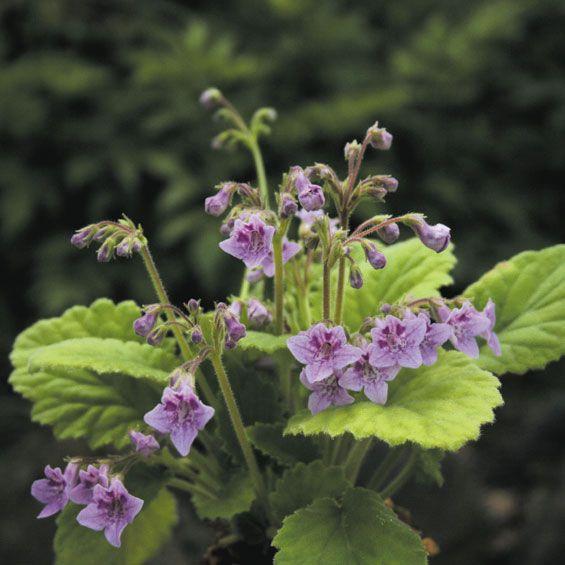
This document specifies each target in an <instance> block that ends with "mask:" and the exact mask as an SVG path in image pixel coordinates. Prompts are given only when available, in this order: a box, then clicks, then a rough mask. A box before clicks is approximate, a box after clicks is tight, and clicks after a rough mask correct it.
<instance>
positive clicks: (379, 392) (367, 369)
mask: <svg viewBox="0 0 565 565" xmlns="http://www.w3.org/2000/svg"><path fill="white" fill-rule="evenodd" d="M363 341H364V343H362V345H361V349H362V350H363V355H362V356H361V357H360V358H359V360H358V361H356V362H355V364H354V365H353V366H352V367H350V368H349V369H347V370H346V371H345V373H344V375H343V378H342V379H341V380H340V384H341V386H343V387H344V388H346V389H349V390H354V391H357V392H358V391H360V390H362V389H363V390H364V392H365V396H366V397H367V398H368V399H369V400H370V401H371V402H374V403H375V404H385V403H386V399H387V395H388V381H392V379H394V377H396V375H397V374H398V371H400V367H398V366H393V367H374V366H373V365H371V363H370V362H369V356H370V348H369V344H368V343H367V341H366V340H363Z"/></svg>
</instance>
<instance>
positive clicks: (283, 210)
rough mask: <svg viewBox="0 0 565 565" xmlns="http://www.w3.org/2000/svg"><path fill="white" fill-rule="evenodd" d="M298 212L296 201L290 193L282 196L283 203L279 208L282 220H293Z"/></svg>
mask: <svg viewBox="0 0 565 565" xmlns="http://www.w3.org/2000/svg"><path fill="white" fill-rule="evenodd" d="M297 211H298V204H297V203H296V200H295V199H294V198H293V197H292V196H291V195H290V194H289V193H288V192H284V193H283V194H282V195H281V203H280V206H279V214H280V217H281V218H292V216H294V214H296V212H297Z"/></svg>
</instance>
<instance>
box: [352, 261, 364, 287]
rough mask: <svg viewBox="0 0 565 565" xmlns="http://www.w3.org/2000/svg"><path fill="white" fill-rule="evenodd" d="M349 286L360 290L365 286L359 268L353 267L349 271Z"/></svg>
mask: <svg viewBox="0 0 565 565" xmlns="http://www.w3.org/2000/svg"><path fill="white" fill-rule="evenodd" d="M349 285H350V286H351V288H355V289H357V290H359V289H360V288H361V287H362V286H363V275H362V274H361V270H360V269H359V267H357V266H355V265H352V266H351V269H350V270H349Z"/></svg>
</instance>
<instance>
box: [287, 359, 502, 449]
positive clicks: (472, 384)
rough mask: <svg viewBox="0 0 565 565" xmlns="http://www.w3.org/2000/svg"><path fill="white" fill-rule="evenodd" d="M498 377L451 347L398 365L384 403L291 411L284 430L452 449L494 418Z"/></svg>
mask: <svg viewBox="0 0 565 565" xmlns="http://www.w3.org/2000/svg"><path fill="white" fill-rule="evenodd" d="M499 386H500V383H499V381H498V379H497V378H496V377H495V376H493V375H492V374H491V373H489V372H487V371H484V370H482V369H480V368H479V367H477V365H476V364H475V363H474V362H473V361H472V360H471V359H469V358H468V357H467V356H465V355H463V354H462V353H459V352H457V351H443V350H441V351H440V354H439V360H438V362H437V363H436V364H435V365H433V366H431V367H420V368H419V369H415V370H411V369H403V370H402V371H401V372H400V373H399V374H398V376H397V377H396V379H395V380H394V381H392V382H391V383H390V386H389V398H388V401H387V403H386V405H385V406H380V405H377V404H373V403H372V402H369V401H368V400H362V401H359V402H356V403H355V404H350V405H349V406H341V407H337V408H329V409H327V410H324V411H323V412H320V413H319V414H316V415H315V416H312V415H311V414H310V413H309V412H308V411H303V412H300V413H299V414H296V415H295V416H294V417H293V418H292V419H291V420H290V422H289V424H288V426H287V429H286V430H285V433H290V434H300V433H303V434H306V435H312V434H319V433H326V434H329V435H330V436H338V435H341V434H344V433H345V432H350V433H351V434H353V436H354V437H355V438H357V439H361V438H365V437H371V436H375V437H378V438H380V439H382V440H383V441H385V442H387V443H388V444H389V445H400V444H402V443H405V442H413V443H416V444H419V445H420V446H422V447H424V448H426V449H432V448H439V449H445V450H457V449H459V448H460V447H461V446H462V445H464V444H465V443H466V442H467V441H470V440H474V439H477V438H478V436H479V433H480V428H481V425H482V424H485V423H488V422H492V421H493V420H494V412H493V410H494V408H496V407H497V406H500V405H501V404H502V397H501V396H500V393H499V391H498V387H499Z"/></svg>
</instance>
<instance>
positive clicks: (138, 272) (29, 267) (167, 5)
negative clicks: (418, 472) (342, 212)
mask: <svg viewBox="0 0 565 565" xmlns="http://www.w3.org/2000/svg"><path fill="white" fill-rule="evenodd" d="M0 26H1V29H0V31H1V33H0V147H1V151H0V259H1V261H2V276H1V277H0V285H1V293H0V353H1V360H0V367H1V368H2V372H3V374H5V375H7V374H8V372H9V364H8V362H7V354H8V352H9V349H10V347H11V343H12V341H13V339H14V337H15V335H16V334H17V333H18V332H19V331H21V330H22V329H23V328H24V327H25V326H26V325H27V324H29V323H31V322H32V321H34V320H35V319H37V318H38V317H40V316H49V315H55V314H58V313H59V312H61V311H62V310H63V309H65V308H66V307H68V306H70V305H72V304H75V303H81V304H87V303H89V302H91V301H92V300H93V299H94V298H96V297H98V296H110V297H113V298H115V299H121V298H130V297H131V298H135V299H137V300H138V301H140V302H146V301H149V300H150V299H151V298H150V297H151V294H150V289H149V287H148V285H147V281H146V280H145V278H144V275H143V270H142V268H141V265H140V264H139V262H138V261H130V262H127V261H126V262H124V261H119V262H116V263H113V264H110V265H99V264H97V263H96V261H95V259H94V256H93V254H92V253H89V252H82V253H80V252H78V251H77V250H75V249H73V248H72V247H71V246H70V245H69V243H68V239H69V237H70V234H71V233H72V231H73V229H75V228H76V227H80V226H81V225H84V224H86V223H89V222H91V221H96V220H99V219H103V218H114V217H116V216H119V214H121V213H122V212H127V213H128V215H129V216H131V217H132V218H134V219H135V220H136V221H139V222H141V223H142V224H143V225H144V227H145V230H146V233H147V235H148V237H149V239H150V241H151V242H152V246H153V247H154V252H155V255H156V257H157V261H158V263H159V265H160V266H161V268H162V274H163V276H164V278H165V279H166V280H167V282H168V285H169V287H170V290H171V294H172V295H173V296H174V297H175V299H176V300H178V301H180V300H186V299H188V298H190V297H192V296H195V297H202V298H203V300H204V302H205V303H206V304H211V303H212V301H213V300H214V299H219V298H221V297H222V296H224V295H226V294H227V293H229V292H230V291H233V290H234V289H235V288H237V285H238V284H239V279H240V274H241V266H240V265H239V264H238V263H237V262H236V261H234V260H232V259H230V258H229V257H227V256H226V255H225V254H223V253H221V252H220V251H219V250H218V251H217V252H215V251H214V250H215V249H216V245H217V242H218V241H219V234H218V227H219V222H218V221H217V220H215V219H212V218H210V217H208V216H205V215H204V214H203V213H202V202H203V198H204V197H205V196H206V195H208V194H210V193H211V191H212V188H213V186H214V185H215V184H216V183H217V182H219V181H221V180H227V179H236V180H253V169H252V167H251V164H250V160H249V158H248V157H247V156H246V155H245V154H243V153H240V152H236V153H227V154H226V153H223V152H221V153H218V152H215V151H212V150H211V149H210V140H211V138H212V137H213V135H214V134H215V133H216V132H217V131H218V127H217V126H215V125H214V124H213V123H212V122H211V120H210V116H209V115H208V114H207V113H206V112H205V111H204V110H203V109H202V108H201V107H200V106H199V105H198V95H199V93H200V92H201V91H202V89H204V88H205V87H207V86H209V85H215V86H218V87H220V88H221V89H222V90H223V91H224V92H225V93H226V95H228V96H229V97H230V98H231V99H232V100H233V101H234V102H235V103H236V105H237V106H238V107H239V108H240V109H241V110H242V112H243V113H244V114H245V115H247V116H249V115H250V113H251V112H252V111H253V110H254V109H255V108H256V107H258V106H261V105H269V106H273V107H275V108H276V109H277V110H278V112H279V116H280V118H279V120H278V122H277V123H276V124H275V127H274V131H273V135H272V136H271V137H270V138H268V139H267V140H266V142H265V143H264V146H265V158H266V162H267V168H268V174H269V178H270V181H271V183H272V184H274V183H276V182H277V181H278V180H279V179H280V174H281V172H282V171H284V170H286V169H288V167H289V166H291V165H293V164H300V165H308V164H311V163H312V162H314V161H321V162H327V163H329V164H331V165H332V166H335V167H336V168H337V169H338V171H339V172H341V173H343V172H344V168H345V163H344V162H343V157H342V148H343V145H344V143H345V142H346V141H348V140H350V139H352V138H354V137H357V138H358V139H359V138H361V137H362V135H363V132H364V131H365V129H366V128H367V126H369V125H370V124H372V123H373V122H374V121H375V120H376V119H378V120H379V121H380V122H381V123H382V124H383V125H384V126H385V127H387V128H388V129H389V131H391V132H392V133H393V134H394V135H395V141H394V144H393V149H392V150H391V151H390V152H388V153H386V154H383V153H380V154H376V153H372V154H370V156H369V158H368V159H367V164H366V171H367V172H379V173H390V174H392V175H394V176H396V177H397V178H398V179H399V180H400V187H399V190H398V192H397V193H396V194H394V195H391V196H390V197H389V203H388V206H389V209H390V210H392V211H393V212H400V211H422V212H424V213H426V214H427V215H428V216H429V218H430V220H431V221H432V222H434V223H435V222H438V221H439V222H442V223H445V224H447V225H449V226H451V228H452V234H453V240H454V242H455V244H456V250H457V254H458V256H459V265H458V266H457V268H456V271H455V276H456V279H457V281H458V282H457V286H456V288H454V289H452V290H450V292H456V291H457V290H461V289H462V288H464V287H465V286H466V284H467V283H469V282H471V281H473V280H474V279H476V278H477V277H478V276H479V275H480V274H481V273H482V272H483V271H485V270H486V269H488V268H490V267H491V266H492V265H493V264H494V263H495V262H497V261H499V260H502V259H505V258H508V257H510V256H511V255H513V254H515V253H517V252H519V251H521V250H524V249H539V248H541V247H544V246H546V245H551V244H555V243H558V242H560V241H562V240H563V232H564V230H563V220H562V214H561V213H560V212H561V211H562V210H563V208H564V207H563V197H562V185H563V179H564V178H565V142H564V141H565V34H564V33H563V29H565V6H564V5H563V2H562V1H560V0H498V1H496V0H495V1H492V0H491V1H483V0H467V1H462V0H457V1H454V0H395V1H394V2H391V1H389V2H386V1H384V0H381V1H366V2H358V1H357V2H353V1H345V0H344V1H338V0H334V1H331V0H330V1H320V0H318V1H314V0H267V1H263V2H261V1H251V0H231V1H224V2H209V1H208V2H204V1H201V2H199V1H194V2H180V1H179V2H172V1H170V2H169V1H146V0H137V1H134V0H113V1H102V0H97V1H94V0H85V1H83V2H76V1H73V0H4V1H3V2H2V3H1V4H0ZM374 210H376V208H373V207H371V206H367V207H366V208H365V209H364V210H363V211H362V213H364V214H367V213H373V212H374ZM562 367H563V365H561V368H562ZM560 376H562V371H560V367H559V366H558V365H554V366H552V367H550V369H549V370H547V371H546V372H545V373H543V374H541V373H535V374H529V375H526V376H524V377H511V376H508V377H506V378H505V380H504V387H503V393H504V395H505V397H506V400H507V405H506V406H505V407H504V408H503V409H501V410H499V412H498V418H499V422H498V423H497V425H496V427H493V428H491V429H487V430H486V431H485V434H484V437H483V438H482V440H481V443H479V444H478V445H476V446H475V445H474V446H470V447H469V448H466V449H465V450H464V451H463V452H462V453H461V454H460V455H458V456H456V457H451V458H448V460H447V463H446V470H447V486H445V487H443V489H442V490H440V491H437V490H434V489H432V488H428V489H426V488H424V489H423V490H422V489H420V490H418V489H416V488H409V489H408V490H407V491H406V492H405V493H404V495H403V497H402V499H401V500H399V501H400V502H401V503H403V504H405V505H407V506H410V507H411V508H412V509H413V512H414V517H415V519H416V522H417V524H418V525H419V526H420V527H421V528H422V529H423V530H424V531H425V532H426V534H428V535H430V536H432V537H434V539H436V540H437V541H438V542H439V544H440V546H441V547H442V549H443V552H442V554H441V555H440V556H439V557H438V558H437V559H436V560H435V561H434V562H435V563H438V564H449V563H458V564H463V565H465V564H467V563H469V564H471V563H478V562H480V563H486V564H490V563H501V564H505V563H512V564H522V563H524V564H530V563H532V564H538V563H549V562H555V561H556V560H557V559H558V557H557V556H561V550H562V549H563V547H562V544H563V540H562V539H561V536H560V521H562V520H563V519H564V510H563V507H562V505H561V507H559V505H558V500H559V498H563V495H564V494H565V493H564V490H565V479H564V475H563V469H565V456H564V453H563V449H562V448H561V443H562V442H561V441H559V437H560V430H562V426H563V424H565V390H564V387H563V385H562V384H559V381H558V379H559V377H560ZM0 391H1V393H2V394H1V396H0V424H1V433H0V446H1V450H2V451H1V453H2V454H1V456H0V472H1V476H2V481H1V483H0V489H1V492H0V494H1V498H2V501H3V504H2V516H1V519H0V538H1V542H2V543H1V550H0V551H1V553H0V558H3V560H6V562H9V563H49V562H51V560H52V557H51V549H50V548H51V536H52V530H53V523H52V522H50V521H42V522H35V521H34V519H33V515H34V513H35V512H36V511H37V505H36V504H34V502H33V501H32V500H30V497H29V495H28V492H27V489H28V488H29V484H30V482H31V480H32V478H33V477H35V476H37V475H39V474H40V472H41V468H42V465H43V464H44V463H46V462H49V463H51V464H56V463H58V461H59V459H60V457H61V456H62V455H64V454H66V453H69V452H72V451H73V450H80V449H81V447H80V446H76V445H71V444H64V445H57V444H55V442H54V441H53V440H52V437H51V434H50V432H49V430H46V429H45V430H41V429H39V428H38V427H36V426H33V425H32V424H30V423H29V422H28V407H27V405H26V403H25V402H23V401H21V400H19V399H17V398H15V397H14V396H13V395H12V394H11V393H10V390H9V387H8V385H7V384H6V383H5V380H3V382H2V385H1V388H0ZM183 512H185V513H187V514H188V513H189V510H188V508H187V507H186V508H184V510H183ZM206 539H207V538H206V534H205V532H204V531H203V530H201V529H199V527H198V526H197V525H196V524H193V523H192V522H190V527H188V526H185V528H184V529H182V530H179V531H178V532H177V536H176V542H175V543H174V544H173V545H171V546H170V547H169V548H168V549H167V550H166V551H167V552H166V559H167V562H169V563H176V562H179V563H182V562H186V560H187V557H186V555H190V557H189V558H188V559H189V562H194V563H197V562H198V559H199V555H200V551H201V546H202V544H205V543H206ZM183 552H185V554H184V556H183ZM187 552H188V553H187ZM164 560H165V557H163V558H162V559H161V562H165V561H164Z"/></svg>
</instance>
